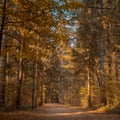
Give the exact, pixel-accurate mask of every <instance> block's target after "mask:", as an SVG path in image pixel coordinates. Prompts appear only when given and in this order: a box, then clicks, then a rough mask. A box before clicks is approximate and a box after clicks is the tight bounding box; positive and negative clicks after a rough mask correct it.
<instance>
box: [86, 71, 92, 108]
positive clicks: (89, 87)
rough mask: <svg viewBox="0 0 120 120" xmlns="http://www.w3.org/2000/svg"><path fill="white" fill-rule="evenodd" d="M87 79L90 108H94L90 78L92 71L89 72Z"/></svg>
mask: <svg viewBox="0 0 120 120" xmlns="http://www.w3.org/2000/svg"><path fill="white" fill-rule="evenodd" d="M87 79H88V95H87V96H88V104H87V106H88V108H90V107H91V106H92V102H91V80H90V79H91V78H90V71H89V69H88V70H87Z"/></svg>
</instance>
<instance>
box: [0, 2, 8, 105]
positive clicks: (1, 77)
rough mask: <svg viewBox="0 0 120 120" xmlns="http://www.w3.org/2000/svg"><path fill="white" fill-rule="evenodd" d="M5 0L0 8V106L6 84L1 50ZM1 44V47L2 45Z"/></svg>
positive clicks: (3, 99)
mask: <svg viewBox="0 0 120 120" xmlns="http://www.w3.org/2000/svg"><path fill="white" fill-rule="evenodd" d="M6 4H7V2H6V0H4V3H3V9H2V18H1V19H2V22H1V25H0V27H1V28H0V107H5V86H6V85H5V84H6V55H2V54H1V51H2V50H3V49H5V47H4V46H5V41H3V31H4V27H5V18H6V15H5V12H6ZM2 46H3V47H2Z"/></svg>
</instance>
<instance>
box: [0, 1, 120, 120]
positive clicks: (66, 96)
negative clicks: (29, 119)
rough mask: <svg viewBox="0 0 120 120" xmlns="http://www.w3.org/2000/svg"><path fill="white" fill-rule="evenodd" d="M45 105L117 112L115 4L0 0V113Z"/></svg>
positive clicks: (118, 18) (118, 20) (119, 81)
mask: <svg viewBox="0 0 120 120" xmlns="http://www.w3.org/2000/svg"><path fill="white" fill-rule="evenodd" d="M45 103H59V104H62V105H70V106H80V107H83V108H94V109H97V108H99V109H100V108H102V109H104V110H108V111H109V110H111V111H112V110H114V111H115V112H118V113H120V0H0V111H4V110H5V111H6V110H24V109H25V110H29V109H31V110H34V109H35V108H37V107H40V106H42V105H43V104H45ZM117 120H118V119H117Z"/></svg>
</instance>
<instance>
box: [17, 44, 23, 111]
mask: <svg viewBox="0 0 120 120" xmlns="http://www.w3.org/2000/svg"><path fill="white" fill-rule="evenodd" d="M17 52H18V57H19V58H18V65H17V66H16V67H17V68H16V84H17V93H16V109H17V110H19V109H20V105H21V93H22V83H23V68H24V66H23V58H22V57H21V55H22V53H23V44H22V45H20V48H19V50H18V51H17Z"/></svg>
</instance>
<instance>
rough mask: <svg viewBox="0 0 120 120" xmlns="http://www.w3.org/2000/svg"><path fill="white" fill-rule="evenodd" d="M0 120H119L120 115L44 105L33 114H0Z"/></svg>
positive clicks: (57, 105)
mask: <svg viewBox="0 0 120 120" xmlns="http://www.w3.org/2000/svg"><path fill="white" fill-rule="evenodd" d="M0 120H120V115H114V114H103V113H97V112H95V111H87V110H83V109H81V108H79V107H68V106H65V105H59V104H45V105H44V106H43V107H40V108H37V109H35V110H34V111H33V112H22V111H21V112H10V113H0Z"/></svg>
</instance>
